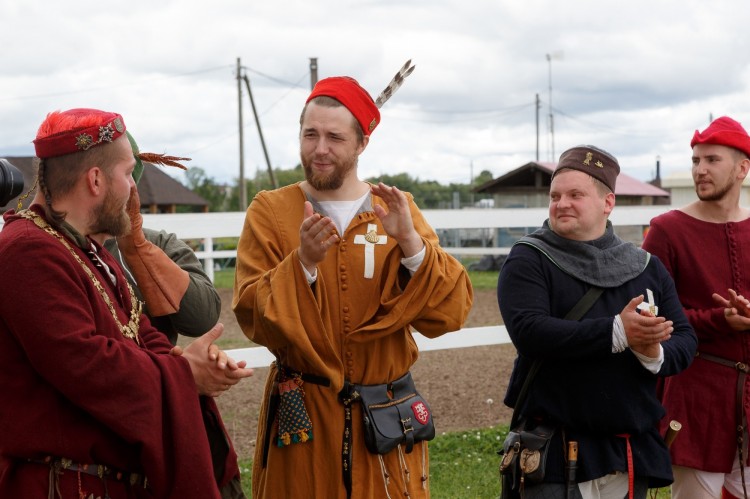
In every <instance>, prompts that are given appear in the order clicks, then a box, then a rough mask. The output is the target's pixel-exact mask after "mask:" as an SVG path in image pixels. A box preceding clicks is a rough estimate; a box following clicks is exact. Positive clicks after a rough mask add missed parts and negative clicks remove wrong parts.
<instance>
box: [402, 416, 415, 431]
mask: <svg viewBox="0 0 750 499" xmlns="http://www.w3.org/2000/svg"><path fill="white" fill-rule="evenodd" d="M401 427H402V428H403V429H404V435H405V434H406V433H408V432H410V431H414V427H413V426H412V425H411V418H404V419H402V420H401Z"/></svg>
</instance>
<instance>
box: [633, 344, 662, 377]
mask: <svg viewBox="0 0 750 499" xmlns="http://www.w3.org/2000/svg"><path fill="white" fill-rule="evenodd" d="M632 352H633V354H634V355H635V356H636V357H637V358H638V360H640V361H641V364H642V365H643V367H645V368H646V370H648V371H650V372H652V373H654V374H656V373H658V372H659V370H660V369H661V365H662V364H664V347H662V346H661V345H659V356H658V357H657V358H655V359H654V358H652V357H646V356H645V355H643V354H642V353H638V352H636V351H635V350H632Z"/></svg>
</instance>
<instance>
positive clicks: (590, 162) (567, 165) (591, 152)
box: [552, 145, 620, 192]
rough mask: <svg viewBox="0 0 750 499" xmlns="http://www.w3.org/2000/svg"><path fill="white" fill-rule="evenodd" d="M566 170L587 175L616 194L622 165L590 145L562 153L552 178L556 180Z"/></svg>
mask: <svg viewBox="0 0 750 499" xmlns="http://www.w3.org/2000/svg"><path fill="white" fill-rule="evenodd" d="M565 169H569V170H578V171H581V172H583V173H587V174H589V175H591V176H592V177H594V178H595V179H597V180H599V181H601V182H602V183H603V184H604V185H606V186H607V187H609V189H610V190H611V191H612V192H615V183H616V182H617V175H619V173H620V165H619V163H618V162H617V159H615V157H614V156H612V155H611V154H610V153H608V152H607V151H603V150H602V149H599V148H598V147H594V146H588V145H586V146H576V147H572V148H570V149H568V150H567V151H565V152H564V153H562V154H561V155H560V161H558V162H557V168H555V171H554V172H553V173H552V178H555V175H557V174H558V173H559V172H560V170H565Z"/></svg>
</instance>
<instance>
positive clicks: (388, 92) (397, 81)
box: [375, 59, 416, 108]
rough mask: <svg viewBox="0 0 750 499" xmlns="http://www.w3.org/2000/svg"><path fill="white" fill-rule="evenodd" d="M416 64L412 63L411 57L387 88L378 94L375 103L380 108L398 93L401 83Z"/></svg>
mask: <svg viewBox="0 0 750 499" xmlns="http://www.w3.org/2000/svg"><path fill="white" fill-rule="evenodd" d="M415 67H416V66H412V65H411V59H409V60H408V61H406V64H404V65H403V66H401V69H399V70H398V73H396V76H394V77H393V79H392V80H391V82H390V83H389V84H388V86H387V87H385V89H384V90H383V91H382V92H380V95H378V98H377V99H375V105H376V106H377V107H378V108H380V107H382V106H383V104H385V103H386V101H388V99H390V98H391V96H392V95H393V94H394V93H396V90H398V88H399V87H400V86H401V84H403V83H404V79H405V78H406V77H407V76H409V75H410V74H411V72H412V71H414V68H415Z"/></svg>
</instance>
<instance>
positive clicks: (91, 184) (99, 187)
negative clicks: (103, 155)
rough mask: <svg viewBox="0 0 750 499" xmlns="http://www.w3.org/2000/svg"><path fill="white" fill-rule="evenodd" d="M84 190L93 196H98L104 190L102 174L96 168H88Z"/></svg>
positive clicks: (100, 170)
mask: <svg viewBox="0 0 750 499" xmlns="http://www.w3.org/2000/svg"><path fill="white" fill-rule="evenodd" d="M85 180H86V188H87V189H88V191H89V192H90V193H91V194H92V195H94V196H99V195H100V194H101V193H102V192H103V189H104V172H103V171H102V169H101V168H99V167H98V166H94V167H92V168H89V169H88V171H87V172H86V177H85Z"/></svg>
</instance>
